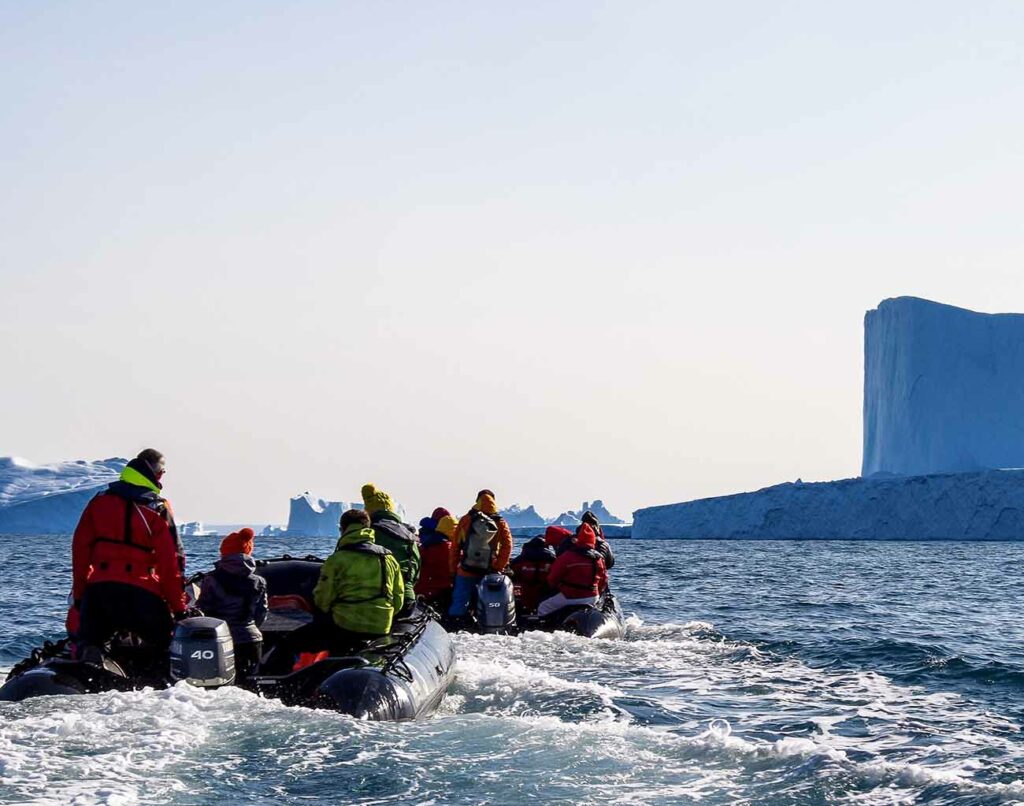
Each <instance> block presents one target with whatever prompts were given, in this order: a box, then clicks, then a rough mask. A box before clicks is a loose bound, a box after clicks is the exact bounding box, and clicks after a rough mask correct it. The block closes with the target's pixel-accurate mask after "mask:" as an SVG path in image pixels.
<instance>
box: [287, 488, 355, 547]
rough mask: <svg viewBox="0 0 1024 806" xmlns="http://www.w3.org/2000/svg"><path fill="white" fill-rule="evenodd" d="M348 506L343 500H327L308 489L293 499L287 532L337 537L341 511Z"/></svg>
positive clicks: (299, 534) (303, 535)
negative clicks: (317, 496)
mask: <svg viewBox="0 0 1024 806" xmlns="http://www.w3.org/2000/svg"><path fill="white" fill-rule="evenodd" d="M348 508H349V507H348V506H347V505H346V504H345V503H344V502H343V501H325V500H324V499H323V498H316V497H315V496H313V495H311V494H310V493H309V491H306V492H304V493H303V494H302V495H297V496H295V497H294V498H292V499H291V502H290V505H289V509H288V527H287V529H286V534H289V535H297V536H301V537H337V535H338V523H339V522H340V521H341V513H342V512H344V511H345V510H346V509H348ZM359 508H360V509H361V508H362V506H361V505H360V507H359Z"/></svg>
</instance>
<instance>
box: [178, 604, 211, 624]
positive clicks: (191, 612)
mask: <svg viewBox="0 0 1024 806" xmlns="http://www.w3.org/2000/svg"><path fill="white" fill-rule="evenodd" d="M202 615H205V614H204V613H203V611H202V610H200V609H199V608H198V607H196V606H195V605H192V607H186V608H185V609H184V610H182V611H181V612H180V613H175V614H174V620H175V621H181V620H182V619H186V618H195V617H197V616H202Z"/></svg>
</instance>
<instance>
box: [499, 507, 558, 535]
mask: <svg viewBox="0 0 1024 806" xmlns="http://www.w3.org/2000/svg"><path fill="white" fill-rule="evenodd" d="M500 514H501V517H503V518H504V519H505V521H506V522H507V523H508V525H509V528H511V529H526V528H535V527H541V526H546V525H547V521H546V520H545V519H544V517H543V516H542V515H541V514H540V513H539V512H537V510H536V509H534V507H533V504H530V505H529V506H528V507H527V508H526V509H522V508H521V507H520V506H519V504H513V505H512V506H510V507H509V508H508V509H503V510H501V513H500Z"/></svg>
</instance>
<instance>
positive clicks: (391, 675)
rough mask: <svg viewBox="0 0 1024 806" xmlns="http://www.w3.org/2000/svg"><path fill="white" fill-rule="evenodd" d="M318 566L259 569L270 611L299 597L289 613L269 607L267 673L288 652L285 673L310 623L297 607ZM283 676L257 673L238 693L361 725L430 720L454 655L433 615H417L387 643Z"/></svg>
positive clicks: (285, 561)
mask: <svg viewBox="0 0 1024 806" xmlns="http://www.w3.org/2000/svg"><path fill="white" fill-rule="evenodd" d="M320 565H321V562H320V561H319V560H316V559H314V558H308V559H304V560H295V559H292V558H290V557H284V558H282V559H280V560H269V561H263V562H261V563H260V564H259V568H258V573H259V574H260V575H261V576H262V577H264V578H265V579H266V580H267V592H268V594H269V596H270V597H271V602H272V603H273V602H274V600H275V599H277V600H278V601H281V600H282V599H284V598H285V597H287V598H292V597H300V598H299V599H292V603H291V605H290V606H279V607H277V608H273V607H272V609H271V616H270V617H269V618H268V619H267V622H266V623H265V624H264V625H263V627H262V631H263V641H264V656H265V657H266V656H267V655H268V654H269V655H271V657H270V658H268V660H267V666H269V667H271V668H272V667H273V666H274V665H275V662H274V660H273V658H272V656H273V653H274V651H277V650H278V649H285V654H286V655H287V656H288V657H287V658H285V659H284V660H285V662H286V663H289V665H290V657H291V653H290V652H289V651H288V650H287V649H286V648H288V647H290V646H292V642H291V637H292V633H294V632H296V631H297V630H298V629H300V628H301V627H303V626H305V625H306V624H309V623H310V622H311V621H312V618H313V617H312V615H311V613H309V612H307V611H305V610H304V608H303V606H302V603H301V601H300V600H302V601H306V602H308V601H311V599H312V591H313V587H314V586H315V585H316V581H317V578H318V577H319V575H320ZM268 647H269V650H270V651H268ZM297 648H298V649H301V647H297ZM280 671H282V672H283V673H279V674H266V673H263V672H262V670H261V672H259V673H257V674H256V675H254V676H253V677H252V678H251V679H250V680H249V681H246V682H244V683H243V684H242V685H244V686H245V687H246V688H250V689H252V690H254V691H258V692H260V693H261V694H265V695H267V696H270V697H277V698H280V699H281V700H282V702H285V703H288V704H290V705H306V706H310V707H314V708H329V709H332V710H335V711H339V712H341V713H345V714H351V715H352V716H355V717H358V718H360V719H372V720H399V719H416V718H419V717H422V716H426V715H428V714H430V713H432V712H433V711H434V709H436V708H437V706H438V704H439V703H440V702H441V700H442V699H443V698H444V694H445V691H446V690H447V689H448V686H449V684H450V683H451V682H452V680H453V679H454V676H455V647H454V646H453V644H452V641H451V638H450V636H449V635H448V633H447V632H445V630H444V629H443V628H442V627H441V625H440V624H438V623H437V621H436V619H435V618H434V615H433V613H431V612H430V611H427V610H424V609H422V608H420V607H417V608H416V610H415V611H414V612H413V614H412V616H410V617H409V618H406V619H402V620H401V621H396V622H395V625H394V628H393V629H392V632H391V634H390V635H388V636H386V637H384V638H380V639H377V640H375V641H372V642H370V643H368V644H366V645H364V646H363V647H360V648H359V650H358V652H355V653H353V654H352V655H349V656H344V657H328V658H326V659H324V660H320V661H317V662H315V663H313V664H312V665H310V666H307V667H306V668H304V669H300V670H298V671H295V672H292V671H284V670H280Z"/></svg>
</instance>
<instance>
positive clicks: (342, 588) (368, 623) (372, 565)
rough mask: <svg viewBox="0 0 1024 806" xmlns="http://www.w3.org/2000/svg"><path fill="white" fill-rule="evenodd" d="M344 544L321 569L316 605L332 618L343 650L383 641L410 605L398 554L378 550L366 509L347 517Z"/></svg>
mask: <svg viewBox="0 0 1024 806" xmlns="http://www.w3.org/2000/svg"><path fill="white" fill-rule="evenodd" d="M340 526H341V539H340V540H338V545H337V546H336V547H335V549H334V554H332V555H331V556H330V557H328V558H327V559H326V560H325V561H324V564H323V567H322V568H321V569H320V579H319V580H318V581H317V583H316V587H315V588H314V589H313V602H314V604H316V606H317V608H318V609H319V610H321V611H323V612H324V613H328V614H330V616H331V618H332V619H333V621H334V626H335V627H336V628H337V629H336V630H335V634H334V635H333V636H332V640H331V641H330V643H331V644H332V645H337V644H339V643H344V642H346V641H347V642H349V643H351V642H353V641H358V640H365V639H369V638H379V637H380V636H382V635H387V634H388V633H389V632H390V631H391V622H392V620H393V619H394V617H395V614H396V613H397V612H398V611H399V610H401V609H402V605H403V603H404V602H405V582H404V580H403V579H402V571H401V568H399V565H398V561H397V560H396V559H395V557H394V555H392V553H391V552H390V551H388V550H387V549H386V548H383V547H382V546H378V545H377V544H376V541H375V539H374V533H373V529H371V528H370V517H369V515H367V514H366V513H365V512H363V511H362V510H360V509H350V510H348V511H347V512H345V513H344V514H343V515H342V516H341V524H340Z"/></svg>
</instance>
